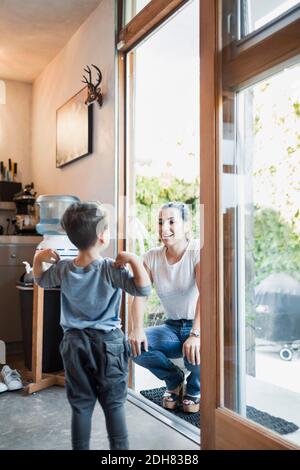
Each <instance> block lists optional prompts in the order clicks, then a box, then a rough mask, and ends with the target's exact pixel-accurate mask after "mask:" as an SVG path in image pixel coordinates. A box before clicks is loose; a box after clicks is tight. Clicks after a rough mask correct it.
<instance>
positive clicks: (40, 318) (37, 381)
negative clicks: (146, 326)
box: [24, 285, 65, 395]
mask: <svg viewBox="0 0 300 470" xmlns="http://www.w3.org/2000/svg"><path fill="white" fill-rule="evenodd" d="M43 322H44V289H42V288H41V287H39V286H37V285H34V288H33V319H32V379H33V382H32V383H30V384H29V385H27V387H25V389H24V394H26V395H30V394H31V393H34V392H38V391H39V390H43V389H44V388H48V387H51V386H52V385H61V386H64V385H65V377H64V372H63V371H62V372H58V373H55V374H42V359H43Z"/></svg>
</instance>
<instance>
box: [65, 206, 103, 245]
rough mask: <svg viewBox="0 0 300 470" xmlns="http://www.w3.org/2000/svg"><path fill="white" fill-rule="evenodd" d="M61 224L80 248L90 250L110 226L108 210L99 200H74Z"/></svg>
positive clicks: (74, 243)
mask: <svg viewBox="0 0 300 470" xmlns="http://www.w3.org/2000/svg"><path fill="white" fill-rule="evenodd" d="M61 226H62V228H63V229H64V230H65V231H66V233H67V235H68V237H69V239H70V240H71V242H72V243H73V245H75V246H76V247H77V248H78V250H81V251H83V250H88V249H89V248H91V247H92V246H94V245H95V244H96V242H97V239H98V235H99V234H100V233H103V232H104V231H105V230H106V229H107V228H108V217H107V212H106V211H105V210H104V208H103V207H102V206H101V204H100V203H99V202H74V203H73V204H71V205H70V206H69V207H68V208H67V209H66V211H65V212H64V214H63V216H62V219H61Z"/></svg>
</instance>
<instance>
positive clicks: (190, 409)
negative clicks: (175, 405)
mask: <svg viewBox="0 0 300 470" xmlns="http://www.w3.org/2000/svg"><path fill="white" fill-rule="evenodd" d="M185 402H186V403H185ZM182 406H183V411H184V412H185V413H197V412H198V411H199V410H200V397H192V396H191V395H184V397H183V400H182Z"/></svg>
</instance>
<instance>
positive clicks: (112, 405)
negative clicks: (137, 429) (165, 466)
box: [60, 328, 129, 450]
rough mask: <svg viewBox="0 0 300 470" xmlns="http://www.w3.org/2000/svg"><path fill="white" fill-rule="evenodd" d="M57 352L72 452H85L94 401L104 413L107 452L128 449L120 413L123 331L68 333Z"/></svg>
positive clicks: (124, 356) (124, 362)
mask: <svg viewBox="0 0 300 470" xmlns="http://www.w3.org/2000/svg"><path fill="white" fill-rule="evenodd" d="M60 352H61V355H62V358H63V362H64V367H65V376H66V391H67V397H68V400H69V403H70V405H71V407H72V446H73V449H76V450H82V449H85V450H88V449H89V442H90V435H91V421H92V413H93V410H94V406H95V403H96V400H97V399H98V401H99V403H100V405H101V406H102V408H103V411H104V414H105V420H106V428H107V432H108V437H109V442H110V449H111V450H119V449H129V443H128V434H127V426H126V421H125V410H124V403H125V400H126V396H127V376H128V357H129V350H128V343H127V341H126V340H125V337H124V334H123V332H122V331H121V330H120V329H118V328H117V329H115V330H113V331H110V332H109V333H105V332H103V331H100V330H95V329H91V328H86V329H84V330H77V329H72V330H68V331H67V332H66V333H65V334H64V337H63V340H62V342H61V345H60Z"/></svg>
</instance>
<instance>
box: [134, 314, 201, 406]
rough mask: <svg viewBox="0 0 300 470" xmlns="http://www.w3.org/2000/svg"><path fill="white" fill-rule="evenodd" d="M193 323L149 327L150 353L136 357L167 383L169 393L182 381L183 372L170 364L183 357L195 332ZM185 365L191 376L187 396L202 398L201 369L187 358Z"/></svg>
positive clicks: (137, 361)
mask: <svg viewBox="0 0 300 470" xmlns="http://www.w3.org/2000/svg"><path fill="white" fill-rule="evenodd" d="M192 325H193V322H192V320H167V321H166V322H165V323H164V324H163V325H159V326H153V327H149V328H146V330H145V332H146V336H147V339H148V351H145V350H142V354H141V355H140V356H137V357H133V358H132V359H133V361H134V362H135V363H136V364H138V365H139V366H142V367H145V368H146V369H148V370H150V371H151V372H152V373H153V374H154V375H155V376H156V377H158V378H159V379H160V380H164V381H165V382H166V385H167V389H168V390H174V389H175V388H176V387H178V385H179V384H180V383H181V382H182V373H181V372H180V369H179V368H178V367H177V366H176V365H175V364H173V362H171V361H170V359H178V358H180V357H182V346H183V343H184V342H185V340H186V339H187V338H188V336H189V333H190V331H191V328H192ZM184 365H185V367H186V369H187V370H188V371H190V374H189V376H188V378H187V385H186V394H187V395H191V396H194V397H199V396H200V366H199V365H192V364H191V363H190V362H189V361H188V360H187V359H186V357H184Z"/></svg>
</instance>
